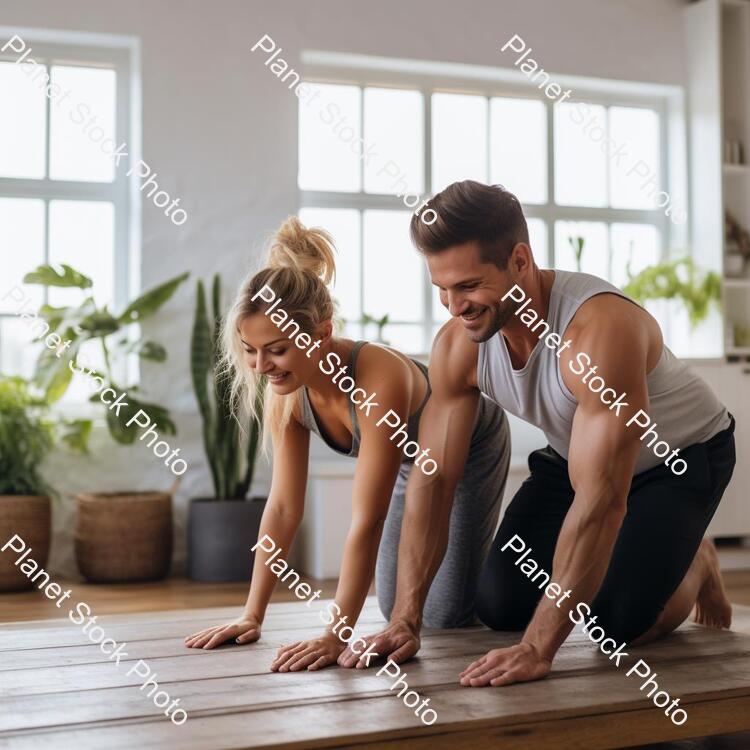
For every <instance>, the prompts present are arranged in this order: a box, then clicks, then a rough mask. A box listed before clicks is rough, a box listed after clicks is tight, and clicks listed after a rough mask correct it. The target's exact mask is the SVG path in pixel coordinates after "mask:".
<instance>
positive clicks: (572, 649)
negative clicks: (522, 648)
mask: <svg viewBox="0 0 750 750" xmlns="http://www.w3.org/2000/svg"><path fill="white" fill-rule="evenodd" d="M76 598H77V599H78V600H79V601H80V600H81V594H80V592H76ZM88 603H89V604H90V605H91V602H88ZM318 603H319V604H320V605H321V608H322V607H323V606H324V604H325V602H318ZM91 606H92V609H93V605H91ZM235 613H236V607H234V606H233V607H215V608H210V609H198V610H195V609H193V610H190V609H179V610H172V611H161V612H151V613H133V614H118V615H102V616H100V617H99V620H98V624H99V625H101V627H102V628H103V629H104V631H105V633H106V635H107V636H108V637H110V638H112V639H114V640H115V641H117V642H118V643H120V642H125V643H126V644H127V648H126V650H127V655H128V660H127V662H126V663H123V665H122V666H120V667H118V666H116V665H115V664H114V663H110V662H109V661H108V659H107V657H106V656H104V655H103V654H102V652H101V650H100V649H99V647H98V646H97V645H94V644H91V643H90V642H89V641H88V637H87V636H86V635H84V634H83V633H82V632H81V628H80V627H76V626H74V625H71V623H69V622H68V621H67V620H57V621H52V620H47V621H44V622H39V623H36V624H35V625H33V626H31V627H30V626H28V625H26V624H20V623H16V624H15V625H14V624H8V625H2V626H0V674H1V675H2V678H1V679H0V701H2V708H3V710H2V711H0V746H2V747H3V748H9V749H10V750H24V749H25V748H41V749H44V748H54V749H55V750H58V748H64V749H67V748H76V749H77V750H87V749H88V748H92V749H93V748H97V749H98V748H102V747H106V748H134V747H139V748H140V747H160V748H180V750H198V748H200V749H201V750H207V749H209V748H217V749H218V748H222V749H223V748H251V747H252V748H274V749H275V750H278V749H279V748H285V749H286V748H290V749H292V748H319V747H349V748H359V749H360V750H364V748H365V747H366V748H368V750H375V749H379V748H396V747H415V748H423V749H424V750H440V749H442V748H450V749H451V750H456V749H458V750H469V748H471V750H483V749H484V748H487V749H489V748H495V747H502V748H504V749H505V748H507V749H508V750H546V749H547V748H553V747H554V748H556V749H557V748H590V749H591V750H595V749H596V748H612V747H632V746H638V745H642V743H643V741H644V739H648V740H657V741H662V740H672V739H676V738H680V737H689V736H690V735H694V734H696V733H698V734H711V733H716V732H717V731H727V730H729V731H737V730H746V729H750V635H743V634H741V633H738V632H732V633H730V632H721V633H718V632H715V631H713V632H711V631H708V630H707V629H706V628H702V627H698V626H695V625H689V626H686V627H685V628H683V629H682V630H681V632H680V633H678V634H676V635H674V636H672V637H670V638H669V639H668V640H665V641H663V642H661V643H659V644H653V645H651V646H646V647H643V648H641V649H639V650H638V652H637V655H636V654H631V655H630V658H629V659H628V660H626V663H625V664H623V667H621V668H619V669H618V668H616V667H615V666H614V665H613V664H611V663H610V662H609V660H607V659H606V658H604V657H603V656H601V654H599V653H598V650H596V649H594V648H592V647H591V645H590V643H589V642H588V638H587V637H586V636H585V635H583V634H580V633H574V634H573V635H572V636H571V637H570V638H569V639H568V641H567V642H566V643H565V644H564V646H563V647H562V649H561V651H560V653H559V655H558V658H557V660H556V662H555V671H554V673H553V674H552V675H550V677H549V678H548V679H546V680H543V681H541V682H535V683H526V684H522V685H516V686H512V687H509V688H504V689H493V690H490V689H471V688H462V687H461V686H460V685H458V684H457V682H456V676H457V674H458V672H459V671H460V670H461V669H462V668H463V667H464V666H466V664H467V662H468V661H470V660H472V659H474V658H476V657H477V656H479V655H480V654H483V653H485V652H486V651H487V650H488V649H489V648H491V647H497V646H501V645H509V644H511V643H513V642H515V641H516V640H517V636H516V634H510V633H509V634H503V633H495V632H492V631H488V630H486V629H485V628H471V629H463V630H460V631H433V632H431V633H427V634H425V636H424V638H423V647H422V651H421V653H420V657H419V659H417V660H414V661H411V662H409V663H408V664H407V665H404V672H405V679H406V680H407V682H408V684H409V689H412V690H416V691H417V692H418V693H419V694H420V700H423V699H424V698H427V697H429V698H430V700H431V703H430V706H431V707H432V708H434V709H435V710H436V711H437V713H438V722H437V723H436V724H435V725H433V726H430V727H428V726H424V725H423V724H422V722H421V721H420V720H419V719H418V718H417V717H416V716H415V715H414V713H413V710H412V709H410V708H407V707H406V706H405V705H404V704H403V702H402V700H401V699H400V698H399V697H398V696H397V695H395V694H394V693H392V692H390V686H391V685H392V683H393V682H394V678H393V677H388V676H387V675H384V674H381V675H378V674H377V673H376V670H374V669H370V670H368V671H366V672H363V671H360V670H345V669H339V668H333V669H326V670H323V671H321V672H318V673H306V672H300V673H287V674H272V673H270V672H269V671H268V665H269V662H270V660H271V657H272V655H273V654H274V653H275V651H276V649H277V648H278V646H279V645H280V644H281V643H288V642H290V640H298V639H304V638H309V637H312V636H313V635H316V634H318V633H319V632H320V622H319V620H318V613H317V612H316V611H315V609H314V608H312V609H310V610H308V609H307V608H306V607H304V606H303V605H302V604H301V603H300V602H289V603H276V604H272V605H271V606H270V607H269V612H268V615H267V619H266V622H265V628H264V639H263V641H262V642H261V643H258V644H254V645H252V646H236V645H231V646H227V647H223V648H221V649H218V650H215V651H201V650H195V649H186V648H185V647H184V645H183V643H182V636H183V634H184V633H185V632H187V631H189V630H192V629H194V628H196V627H200V626H201V625H208V624H211V623H214V622H221V621H223V620H226V619H227V618H229V617H231V616H233V615H234V614H235ZM737 614H738V625H739V627H740V629H741V630H748V631H750V608H741V607H740V608H738V613H737ZM361 622H362V624H363V626H364V628H365V629H367V630H372V629H375V628H377V627H378V626H379V625H380V624H381V623H382V618H381V616H380V614H379V612H378V611H377V606H376V604H375V602H374V600H373V599H370V600H368V604H367V606H366V608H365V610H364V611H363V615H362V619H361ZM637 658H642V659H644V660H646V661H647V662H648V663H649V665H650V666H651V667H652V668H653V670H654V671H655V672H657V673H658V677H659V683H660V686H663V688H664V689H666V690H668V691H669V692H670V693H671V694H672V695H673V696H680V698H681V705H682V706H683V707H685V708H686V709H687V711H688V714H689V719H688V721H687V722H686V723H685V724H684V725H683V726H682V727H675V725H674V724H673V723H672V722H671V721H670V720H669V719H668V718H667V717H665V716H664V714H663V713H662V711H661V710H659V709H658V708H656V707H654V705H653V704H652V703H651V701H650V700H648V699H646V698H644V696H643V694H641V693H640V692H639V690H638V686H639V683H640V680H639V679H638V678H634V677H627V676H626V674H625V672H626V666H628V665H632V664H634V663H635V661H636V659H637ZM140 659H142V660H144V661H145V662H146V663H148V665H149V667H150V668H151V669H153V672H154V673H155V675H156V680H157V682H158V683H159V688H160V689H162V690H165V691H167V692H168V694H169V698H170V700H173V699H176V698H180V701H181V702H180V706H181V707H182V708H184V709H185V710H186V711H187V712H188V716H189V718H188V720H187V723H186V724H185V726H183V727H177V726H174V725H173V724H172V723H171V722H170V721H169V719H167V718H165V717H164V716H163V715H162V711H161V709H158V708H156V707H155V706H154V705H153V703H152V702H151V700H150V699H149V698H148V696H147V695H145V693H144V692H142V691H140V690H139V689H138V686H139V685H140V684H141V683H142V682H143V679H142V677H139V676H138V675H137V674H128V668H129V667H132V666H133V665H135V663H136V661H137V660H140ZM745 747H747V746H746V745H745Z"/></svg>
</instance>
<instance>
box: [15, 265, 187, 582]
mask: <svg viewBox="0 0 750 750" xmlns="http://www.w3.org/2000/svg"><path fill="white" fill-rule="evenodd" d="M187 276H188V274H182V275H181V276H178V277H176V278H174V279H171V280H170V281H168V282H166V283H164V284H161V285H160V286H157V287H155V288H154V289H151V290H149V291H147V292H145V293H144V294H142V295H141V296H140V297H138V298H137V299H136V300H134V301H133V302H131V303H130V304H129V305H128V306H127V307H126V308H125V310H123V311H122V312H121V313H120V314H119V315H115V314H113V313H111V312H110V311H109V309H108V308H107V306H106V305H105V306H101V307H100V306H98V305H97V304H96V302H95V300H94V297H93V296H92V295H91V292H90V291H89V290H90V289H91V287H92V282H91V279H89V278H88V277H86V276H85V275H84V274H82V273H80V272H78V271H76V270H75V269H73V268H71V267H70V266H67V265H62V266H60V267H59V268H58V267H52V266H49V265H43V266H39V268H37V269H36V271H34V272H32V273H29V274H27V275H26V276H25V278H24V282H25V283H27V284H39V285H42V286H45V287H68V288H77V289H79V290H81V292H82V299H81V301H80V303H79V304H77V305H69V306H65V307H52V306H50V305H44V306H43V307H42V308H41V310H40V311H39V317H40V318H41V319H42V320H43V321H44V322H45V324H46V326H47V328H46V330H45V333H47V332H51V333H54V334H57V335H58V336H59V338H60V340H61V341H62V342H65V344H66V348H64V349H58V350H57V351H54V350H51V349H49V347H47V348H45V349H44V350H43V351H42V353H41V355H40V357H39V359H38V361H37V367H36V373H35V383H36V385H37V386H38V387H39V388H40V389H41V390H42V391H43V392H44V393H45V396H46V399H47V401H48V402H50V403H54V402H56V401H58V400H59V399H60V398H62V396H63V395H64V394H65V392H66V391H67V390H68V387H69V385H70V383H71V380H72V378H73V373H74V370H75V371H76V372H77V373H79V374H78V377H86V378H87V379H89V381H90V383H93V384H94V386H95V389H98V390H97V392H95V393H93V395H92V396H91V398H90V400H91V402H92V403H96V404H98V406H99V407H100V408H102V409H105V413H106V424H107V428H108V430H109V434H110V435H111V436H112V438H113V439H114V440H116V441H117V442H118V443H121V444H124V445H130V444H132V443H133V442H134V441H135V439H136V437H137V435H138V431H139V429H140V428H141V427H142V425H139V424H138V423H134V424H131V425H130V426H128V424H127V422H128V421H129V420H131V419H132V418H133V417H134V416H135V415H136V414H137V413H138V412H139V411H142V412H143V413H145V414H147V415H148V417H149V419H150V422H151V424H153V425H158V428H159V433H160V434H165V435H174V434H176V431H177V430H176V427H175V425H174V423H173V422H172V420H171V418H170V415H169V412H168V411H167V410H166V409H165V408H163V407H161V406H159V405H158V404H154V403H147V402H145V401H143V400H141V399H140V398H139V397H137V396H134V395H133V394H134V393H138V392H139V388H138V386H137V385H130V386H123V385H121V384H120V383H121V382H122V379H124V377H125V376H124V373H125V371H126V364H127V359H128V358H130V357H135V356H137V357H139V358H140V359H142V360H148V361H151V362H163V361H164V360H166V358H167V352H166V350H165V349H164V347H163V346H162V345H161V344H158V343H156V342H153V341H147V340H142V339H141V337H140V331H136V330H135V329H136V327H137V325H136V324H138V323H140V322H141V321H143V320H144V319H146V318H147V317H149V316H151V315H153V314H154V313H156V312H157V311H158V310H159V309H160V308H161V307H162V305H164V303H166V302H167V300H169V299H170V298H171V297H172V295H173V294H174V292H175V291H176V290H177V288H178V287H179V286H180V284H182V283H183V282H184V281H185V279H186V278H187ZM88 341H96V342H97V343H98V345H99V346H100V348H101V352H102V361H103V363H104V364H103V367H101V368H100V369H99V368H95V367H93V366H92V365H91V363H89V362H87V361H86V360H85V357H84V356H83V355H82V354H81V351H80V350H81V347H82V345H83V344H84V343H86V342H88ZM103 386H107V387H108V388H110V389H111V390H112V391H113V392H114V393H115V394H125V395H126V396H127V398H126V399H125V398H124V399H123V400H124V401H126V402H127V406H123V407H122V408H120V409H111V408H107V407H106V406H105V403H104V402H103V401H102V399H101V398H100V394H102V393H103ZM113 398H114V397H113ZM109 400H110V401H111V400H112V398H110V399H109ZM90 431H91V420H79V421H78V422H77V441H78V444H79V447H80V448H81V449H82V450H84V451H86V450H87V438H88V435H89V433H90ZM76 501H77V516H76V532H75V546H76V559H77V561H78V567H79V569H80V571H81V573H82V574H83V575H84V577H85V578H87V579H88V580H90V581H93V582H123V581H142V580H156V579H159V578H163V577H164V576H165V575H166V574H167V572H168V570H169V565H170V562H171V553H172V505H171V504H172V495H171V493H169V492H158V491H152V492H132V491H124V492H91V493H82V494H79V495H77V496H76Z"/></svg>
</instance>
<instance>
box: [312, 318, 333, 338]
mask: <svg viewBox="0 0 750 750" xmlns="http://www.w3.org/2000/svg"><path fill="white" fill-rule="evenodd" d="M315 333H316V337H317V338H319V339H320V340H321V342H322V343H324V344H327V343H328V342H329V341H330V340H331V338H332V337H333V321H332V320H324V321H323V322H322V323H318V325H317V326H316V328H315Z"/></svg>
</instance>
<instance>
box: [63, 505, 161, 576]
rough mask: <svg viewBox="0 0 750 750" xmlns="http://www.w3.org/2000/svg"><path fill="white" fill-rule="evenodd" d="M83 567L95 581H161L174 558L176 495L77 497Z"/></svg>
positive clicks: (79, 558) (78, 546)
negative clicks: (173, 522) (173, 517)
mask: <svg viewBox="0 0 750 750" xmlns="http://www.w3.org/2000/svg"><path fill="white" fill-rule="evenodd" d="M76 502H77V504H78V513H77V517H76V531H75V549H76V560H77V561H78V569H79V570H80V571H81V574H82V575H83V576H84V577H85V578H86V579H87V580H89V581H91V582H93V583H126V582H130V581H156V580H159V579H160V578H164V577H165V576H166V575H167V573H168V572H169V566H170V563H171V561H172V496H171V495H170V494H167V493H166V492H129V493H120V492H99V493H92V494H80V495H76Z"/></svg>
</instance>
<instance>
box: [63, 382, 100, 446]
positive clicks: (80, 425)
mask: <svg viewBox="0 0 750 750" xmlns="http://www.w3.org/2000/svg"><path fill="white" fill-rule="evenodd" d="M97 398H98V396H97ZM92 424H93V423H92V421H91V420H90V419H75V420H72V421H70V422H64V423H63V425H64V432H63V434H62V441H63V442H64V443H65V444H66V445H67V446H68V447H69V448H70V449H71V450H74V451H76V452H77V453H88V452H89V437H90V436H91V427H92Z"/></svg>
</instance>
